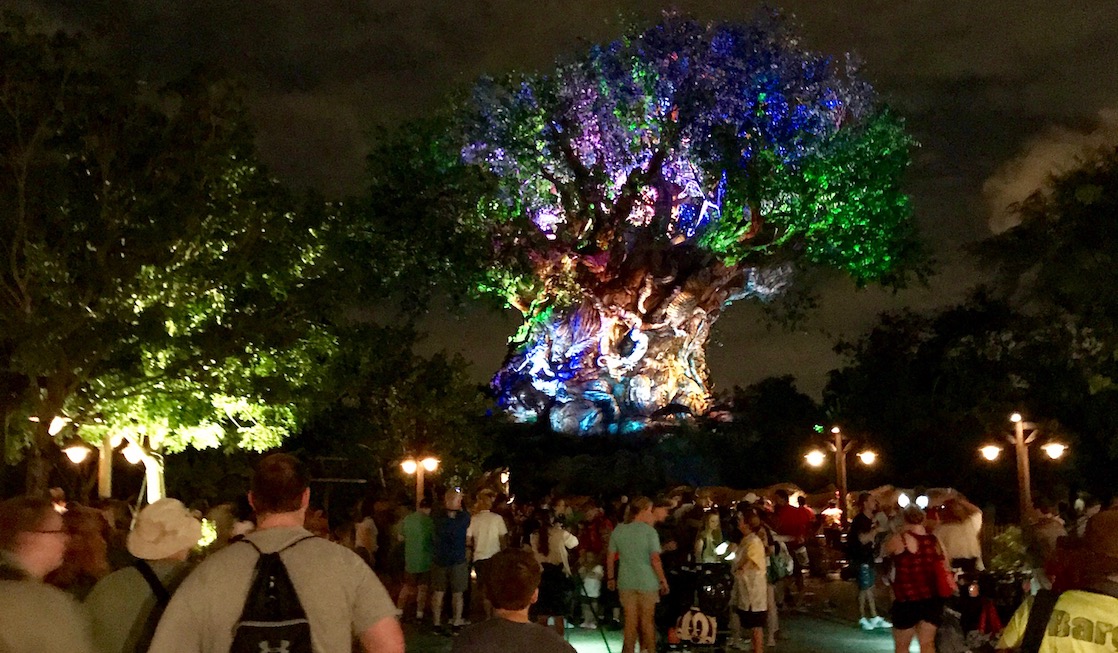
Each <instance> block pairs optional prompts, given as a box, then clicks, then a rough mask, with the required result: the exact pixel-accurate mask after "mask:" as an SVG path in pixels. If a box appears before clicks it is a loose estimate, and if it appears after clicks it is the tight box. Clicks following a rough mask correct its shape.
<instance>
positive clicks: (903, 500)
mask: <svg viewBox="0 0 1118 653" xmlns="http://www.w3.org/2000/svg"><path fill="white" fill-rule="evenodd" d="M910 503H912V499H910V498H908V495H907V494H905V493H904V492H901V494H900V496H898V497H897V505H898V506H900V507H901V509H902V510H903V509H904V508H907V507H908V505H909V504H910Z"/></svg>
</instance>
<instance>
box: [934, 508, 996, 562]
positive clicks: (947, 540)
mask: <svg viewBox="0 0 1118 653" xmlns="http://www.w3.org/2000/svg"><path fill="white" fill-rule="evenodd" d="M981 530H982V513H981V512H975V513H974V514H973V515H971V516H969V517H967V518H966V519H964V520H963V521H961V522H943V523H941V524H940V525H939V526H936V530H935V536H936V537H938V538H939V541H940V544H942V545H943V552H944V554H945V555H946V557H947V559H948V561H950V560H951V559H952V558H977V563H978V570H979V571H982V570H983V569H985V566H984V565H983V564H982V543H981V542H979V540H978V532H979V531H981Z"/></svg>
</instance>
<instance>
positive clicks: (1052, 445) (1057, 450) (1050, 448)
mask: <svg viewBox="0 0 1118 653" xmlns="http://www.w3.org/2000/svg"><path fill="white" fill-rule="evenodd" d="M1041 449H1043V450H1044V453H1046V454H1048V457H1049V458H1051V459H1052V460H1057V459H1059V458H1060V457H1061V456H1063V455H1064V453H1065V452H1066V451H1067V450H1068V448H1067V445H1064V444H1060V443H1059V442H1049V443H1048V444H1046V445H1044V446H1043V447H1041Z"/></svg>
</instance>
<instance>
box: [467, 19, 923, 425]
mask: <svg viewBox="0 0 1118 653" xmlns="http://www.w3.org/2000/svg"><path fill="white" fill-rule="evenodd" d="M459 128H460V129H459V132H458V134H457V138H459V139H461V141H460V142H461V155H462V160H463V162H464V163H466V164H467V165H469V166H472V167H473V168H474V169H475V170H477V171H480V173H481V174H482V175H483V178H482V180H481V182H480V183H477V184H475V185H474V186H473V188H474V189H475V190H481V191H485V192H483V193H482V194H481V195H480V196H479V197H477V198H474V199H472V205H471V206H470V210H469V211H468V212H462V213H456V214H454V215H453V217H455V218H456V219H457V220H458V221H459V222H460V223H462V224H464V225H465V227H464V230H465V231H466V232H467V233H473V232H474V231H476V230H477V229H479V228H480V229H482V230H483V232H484V233H485V235H486V240H485V242H486V244H487V245H489V249H488V250H487V251H486V252H485V254H486V260H485V263H486V268H485V278H484V280H483V281H482V282H481V283H479V285H478V289H479V290H480V291H481V292H483V293H489V294H495V295H497V296H499V297H501V298H502V299H503V300H504V301H505V302H506V303H507V304H508V305H509V306H513V307H516V308H517V309H519V310H520V311H521V312H522V313H523V314H524V318H525V323H524V326H523V327H522V328H521V329H520V331H518V333H517V334H516V335H515V336H514V338H513V339H512V341H511V346H510V353H509V355H508V358H507V359H506V361H505V364H504V367H503V369H502V370H501V371H500V372H499V373H498V374H497V376H496V377H495V379H494V381H493V384H492V386H493V388H494V390H495V392H496V393H497V394H498V396H499V399H500V402H501V404H502V406H503V407H504V408H505V409H506V410H508V411H509V412H510V413H511V414H513V415H514V416H515V417H516V418H517V419H520V420H524V421H533V420H537V419H543V420H548V421H549V422H550V424H551V426H552V428H553V429H555V430H557V431H562V432H568V433H584V434H591V433H602V432H628V431H631V430H635V429H640V428H643V427H644V426H645V425H647V424H648V423H649V422H650V420H651V419H653V418H654V417H656V416H657V415H660V414H664V413H665V412H667V413H671V412H676V413H679V412H683V413H687V412H689V413H694V414H700V413H703V412H705V411H706V410H707V409H708V408H709V406H710V403H711V398H710V389H709V387H708V372H707V366H706V362H705V347H706V343H707V339H708V336H709V332H710V328H711V325H712V324H713V322H714V321H715V320H716V319H717V318H718V316H719V315H720V314H721V312H722V311H723V310H724V309H725V308H726V307H727V306H728V305H729V304H730V303H731V302H733V301H736V300H739V299H744V298H751V299H759V300H769V299H771V298H773V297H775V296H777V295H779V294H780V293H782V292H783V291H784V290H786V289H787V288H788V287H789V286H790V284H791V283H792V278H793V273H794V272H795V271H801V272H802V271H804V270H806V269H810V268H836V269H839V270H842V271H844V272H847V273H849V274H850V275H852V276H853V278H854V279H855V281H856V282H857V283H859V284H865V283H869V282H874V281H882V282H885V283H890V284H895V285H899V284H902V283H904V281H905V276H906V271H907V270H911V269H913V265H914V263H915V262H916V261H917V260H918V259H919V253H918V249H917V247H916V245H915V240H914V232H913V226H912V223H911V222H910V215H909V207H908V200H907V197H906V196H905V195H904V194H903V193H901V191H900V181H901V177H902V175H903V173H904V170H905V168H906V166H907V164H908V149H909V147H910V146H911V144H912V142H911V140H910V139H909V138H908V137H907V136H906V135H905V134H904V132H903V130H902V127H901V123H900V120H899V119H898V118H897V117H895V116H894V115H893V114H892V113H891V112H889V111H888V110H887V109H885V108H884V107H882V106H881V105H880V104H878V102H877V101H876V99H875V97H874V94H873V92H872V90H871V89H870V87H869V86H868V85H867V84H866V83H864V82H862V81H860V80H859V79H858V78H857V76H856V71H855V69H854V66H852V65H851V64H850V63H849V61H848V62H847V63H846V65H838V64H836V63H835V62H833V61H831V60H830V59H828V58H826V57H823V56H821V55H818V54H815V53H813V52H810V51H808V50H805V49H803V48H802V47H800V46H799V45H798V40H797V38H796V37H795V35H794V34H793V33H792V32H791V31H790V30H789V29H788V27H787V26H786V25H785V24H784V23H783V22H782V21H781V20H780V19H779V18H776V17H766V18H764V19H762V20H760V21H758V23H757V24H755V25H751V26H737V25H710V26H708V25H701V24H699V23H697V22H694V21H690V20H686V19H683V18H679V17H675V16H669V17H667V18H666V19H665V20H664V21H663V22H662V23H660V24H658V25H656V26H654V27H652V28H651V29H648V30H647V31H645V32H643V33H637V34H634V35H631V36H628V37H626V38H624V39H622V40H620V41H618V42H615V43H610V44H607V45H602V46H595V47H592V48H591V49H590V50H589V51H588V52H586V53H584V54H583V55H581V56H579V57H577V58H574V59H572V60H570V61H567V62H564V63H561V64H560V65H559V67H558V68H557V69H556V70H555V71H554V72H553V73H551V74H548V75H535V76H524V77H519V78H508V79H504V80H493V79H487V80H483V81H482V82H480V83H479V84H478V85H477V86H476V88H475V89H474V91H473V95H472V99H471V100H470V101H469V102H468V103H467V107H466V108H465V109H463V110H462V112H461V113H460V114H459Z"/></svg>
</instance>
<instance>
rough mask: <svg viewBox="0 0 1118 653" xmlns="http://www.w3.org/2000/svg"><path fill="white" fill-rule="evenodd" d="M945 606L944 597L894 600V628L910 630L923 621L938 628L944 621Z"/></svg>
mask: <svg viewBox="0 0 1118 653" xmlns="http://www.w3.org/2000/svg"><path fill="white" fill-rule="evenodd" d="M943 606H944V600H943V599H923V600H920V601H893V628H895V629H897V630H908V629H909V628H915V627H916V624H918V623H920V622H921V621H925V622H927V623H930V624H931V625H933V626H936V627H937V628H938V627H939V625H940V624H941V623H943Z"/></svg>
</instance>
